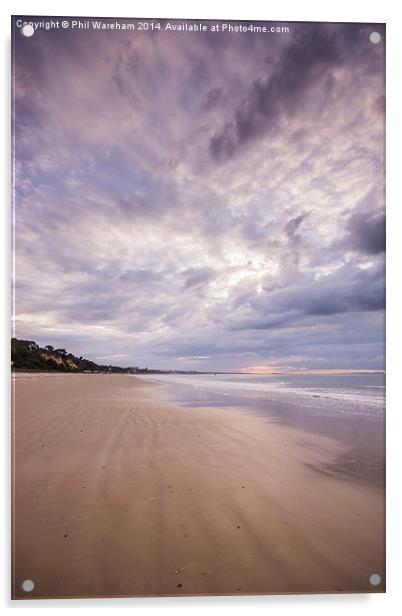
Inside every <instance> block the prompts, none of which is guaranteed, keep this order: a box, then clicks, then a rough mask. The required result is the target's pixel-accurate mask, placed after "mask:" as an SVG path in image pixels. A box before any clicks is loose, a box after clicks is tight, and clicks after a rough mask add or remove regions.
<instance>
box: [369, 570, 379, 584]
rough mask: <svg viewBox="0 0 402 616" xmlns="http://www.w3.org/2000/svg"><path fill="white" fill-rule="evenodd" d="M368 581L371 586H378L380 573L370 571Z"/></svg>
mask: <svg viewBox="0 0 402 616" xmlns="http://www.w3.org/2000/svg"><path fill="white" fill-rule="evenodd" d="M369 582H370V584H371V585H372V586H378V584H380V583H381V575H379V574H378V573H372V574H371V575H370V577H369Z"/></svg>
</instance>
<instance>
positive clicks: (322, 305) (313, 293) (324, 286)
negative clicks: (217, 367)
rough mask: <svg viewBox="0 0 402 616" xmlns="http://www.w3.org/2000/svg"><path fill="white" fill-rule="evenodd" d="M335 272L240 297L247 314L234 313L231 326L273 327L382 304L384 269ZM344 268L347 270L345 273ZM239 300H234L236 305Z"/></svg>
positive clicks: (364, 309) (367, 308)
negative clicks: (238, 315)
mask: <svg viewBox="0 0 402 616" xmlns="http://www.w3.org/2000/svg"><path fill="white" fill-rule="evenodd" d="M343 269H344V271H342V269H341V270H340V271H337V272H335V274H333V275H330V276H326V277H325V278H321V279H319V280H316V281H309V280H308V279H307V277H305V278H304V279H303V277H301V280H299V282H298V284H294V285H289V286H286V287H285V288H282V289H281V288H280V289H276V290H272V291H269V290H268V291H266V292H265V294H264V296H263V297H261V296H259V295H257V296H256V295H253V296H251V297H250V296H248V297H244V298H243V303H244V302H245V303H246V304H247V305H248V307H249V312H250V314H249V316H247V317H246V318H242V317H240V320H239V321H237V318H236V313H235V314H234V315H233V318H232V319H233V321H232V328H233V329H275V328H281V327H284V326H285V325H289V324H291V323H296V322H299V323H300V321H304V320H306V319H308V318H309V317H322V316H324V317H325V316H330V315H336V314H341V313H350V312H370V311H378V310H383V309H384V307H385V289H384V279H383V276H384V272H383V269H382V267H378V268H376V270H375V271H374V272H371V271H365V270H359V269H356V270H355V271H350V269H351V268H350V267H345V268H343ZM345 270H349V272H348V274H347V275H345ZM241 305H242V302H240V303H239V302H238V303H237V307H239V306H241Z"/></svg>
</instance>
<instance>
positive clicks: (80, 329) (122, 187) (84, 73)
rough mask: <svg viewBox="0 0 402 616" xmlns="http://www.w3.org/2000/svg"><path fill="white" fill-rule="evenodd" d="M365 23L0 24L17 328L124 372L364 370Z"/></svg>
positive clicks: (368, 267) (369, 121) (375, 73)
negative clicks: (121, 28) (90, 29)
mask: <svg viewBox="0 0 402 616" xmlns="http://www.w3.org/2000/svg"><path fill="white" fill-rule="evenodd" d="M378 27H379V28H380V26H378ZM369 30H370V26H369V25H364V24H362V25H352V24H332V25H331V24H294V25H293V26H292V32H291V34H289V35H286V36H283V37H282V36H278V37H277V36H274V35H272V36H268V37H259V36H254V35H253V36H248V35H243V34H241V33H239V34H235V33H231V34H223V35H222V36H221V37H216V36H215V35H212V33H208V34H206V35H205V36H204V35H203V34H200V36H196V37H195V36H194V35H190V34H186V33H180V36H179V34H174V33H169V34H168V35H166V36H165V35H158V36H152V37H150V36H148V34H146V33H143V34H144V35H140V34H139V33H137V34H138V36H137V35H136V36H135V37H133V34H132V33H130V34H127V33H123V32H115V33H113V36H111V33H107V32H106V33H102V32H98V33H96V34H95V33H88V36H85V37H82V36H78V34H79V33H78V32H75V31H72V30H69V31H65V32H63V33H61V34H60V36H59V33H54V32H53V33H52V32H48V33H46V32H38V33H37V34H36V35H35V36H34V37H32V38H31V39H26V38H24V37H19V38H18V39H17V40H16V49H15V51H16V54H15V64H14V71H15V76H14V85H15V88H14V96H15V107H13V108H14V109H15V113H16V117H15V123H14V144H15V152H16V156H15V173H16V190H15V210H16V217H15V238H16V242H15V252H16V276H17V280H16V307H15V312H16V315H15V316H16V334H17V335H18V336H20V337H25V338H29V339H35V340H37V341H38V342H40V343H42V344H53V345H57V346H62V347H65V348H68V349H71V351H72V352H74V353H76V354H79V355H87V356H90V357H93V358H94V359H95V358H96V356H97V354H98V355H100V356H105V355H109V354H110V355H115V356H121V357H122V359H121V363H122V364H126V365H127V364H133V365H144V364H148V365H152V366H160V367H165V368H174V367H180V368H183V367H185V365H186V360H185V359H183V358H187V359H188V361H189V362H191V363H189V366H190V365H191V368H196V367H197V366H198V367H200V368H201V369H217V370H218V369H231V368H241V367H243V366H250V365H263V364H264V362H265V361H268V360H269V359H270V358H271V359H275V358H286V357H287V358H291V357H295V356H298V357H301V358H303V362H305V364H304V365H305V366H306V367H308V366H314V367H320V366H321V367H325V368H328V367H337V366H344V367H346V366H351V367H356V366H362V367H375V366H382V357H383V344H382V342H383V341H382V337H383V329H382V328H383V321H382V319H383V306H384V271H383V269H384V268H383V256H384V255H383V252H382V251H383V247H384V241H383V240H384V210H383V203H382V199H381V198H380V197H379V195H381V194H382V191H383V138H384V135H383V112H384V108H383V95H384V88H383V66H384V47H383V45H382V44H380V45H377V46H373V45H369V43H368V42H367V41H368V38H367V36H368V32H369ZM180 358H181V359H180ZM116 360H118V357H116ZM283 361H285V360H283ZM289 361H291V360H289ZM197 362H199V363H198V364H197ZM271 363H272V362H271Z"/></svg>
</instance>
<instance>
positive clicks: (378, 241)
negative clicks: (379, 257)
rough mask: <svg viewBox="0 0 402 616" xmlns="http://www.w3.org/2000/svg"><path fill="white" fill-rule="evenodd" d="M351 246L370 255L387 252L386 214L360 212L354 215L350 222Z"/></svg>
mask: <svg viewBox="0 0 402 616" xmlns="http://www.w3.org/2000/svg"><path fill="white" fill-rule="evenodd" d="M348 228H349V232H350V238H349V242H348V243H349V246H350V247H351V248H355V249H357V250H361V251H363V252H365V253H367V254H369V255H375V254H378V253H381V252H384V251H385V214H384V213H383V212H369V213H364V212H359V213H356V214H352V216H351V217H350V219H349V222H348Z"/></svg>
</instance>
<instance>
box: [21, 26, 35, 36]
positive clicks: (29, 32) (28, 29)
mask: <svg viewBox="0 0 402 616" xmlns="http://www.w3.org/2000/svg"><path fill="white" fill-rule="evenodd" d="M21 32H22V34H23V35H24V36H33V35H34V34H35V30H34V27H33V26H31V24H25V25H24V26H22V28H21Z"/></svg>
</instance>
